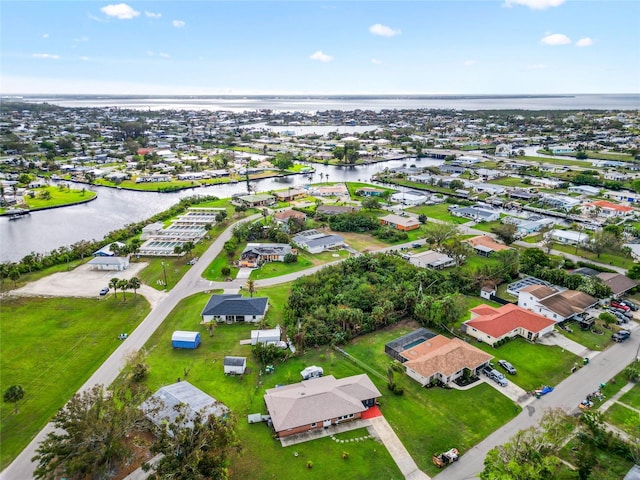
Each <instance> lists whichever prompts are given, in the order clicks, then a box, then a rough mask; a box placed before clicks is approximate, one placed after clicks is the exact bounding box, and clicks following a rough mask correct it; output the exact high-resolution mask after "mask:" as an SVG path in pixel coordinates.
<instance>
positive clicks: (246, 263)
mask: <svg viewBox="0 0 640 480" xmlns="http://www.w3.org/2000/svg"><path fill="white" fill-rule="evenodd" d="M291 253H294V251H293V250H292V248H291V245H289V244H287V243H247V246H246V247H245V249H244V250H243V251H242V253H241V254H240V262H239V264H240V267H248V268H258V267H259V266H260V265H262V264H263V263H266V262H284V257H285V256H286V255H289V254H291Z"/></svg>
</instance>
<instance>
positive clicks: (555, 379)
mask: <svg viewBox="0 0 640 480" xmlns="http://www.w3.org/2000/svg"><path fill="white" fill-rule="evenodd" d="M475 346H476V347H478V348H480V349H482V350H484V351H485V352H487V353H490V354H491V355H495V357H496V360H500V359H504V360H507V361H509V362H511V363H512V364H513V366H514V367H516V369H517V370H518V373H517V374H516V375H509V380H510V381H512V382H513V383H515V384H517V385H519V386H520V387H522V388H524V389H525V390H527V391H530V390H534V389H536V388H538V387H540V386H542V385H550V386H552V387H553V386H555V385H557V384H558V383H560V382H561V381H562V380H564V379H565V378H566V377H568V376H569V375H570V374H571V368H572V367H573V366H574V365H576V364H577V365H582V359H581V358H580V357H578V356H577V355H574V354H573V353H571V352H567V351H563V349H562V348H560V347H557V346H548V345H539V344H533V343H529V342H527V341H526V340H525V339H523V338H520V337H517V338H516V339H514V340H511V341H510V342H507V343H505V344H504V345H502V346H500V347H498V348H493V347H490V346H489V345H487V344H486V343H481V342H480V343H476V344H475Z"/></svg>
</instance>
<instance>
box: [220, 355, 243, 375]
mask: <svg viewBox="0 0 640 480" xmlns="http://www.w3.org/2000/svg"><path fill="white" fill-rule="evenodd" d="M223 365H224V374H225V375H244V371H245V370H246V368H247V357H224V363H223Z"/></svg>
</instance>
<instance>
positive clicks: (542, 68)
mask: <svg viewBox="0 0 640 480" xmlns="http://www.w3.org/2000/svg"><path fill="white" fill-rule="evenodd" d="M545 68H547V66H546V65H543V64H541V63H539V64H537V65H527V70H544V69H545Z"/></svg>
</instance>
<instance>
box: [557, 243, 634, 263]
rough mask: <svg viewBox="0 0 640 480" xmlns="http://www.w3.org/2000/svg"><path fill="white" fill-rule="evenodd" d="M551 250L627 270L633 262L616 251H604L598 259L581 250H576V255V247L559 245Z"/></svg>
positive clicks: (592, 254) (590, 253) (591, 253)
mask: <svg viewBox="0 0 640 480" xmlns="http://www.w3.org/2000/svg"><path fill="white" fill-rule="evenodd" d="M553 250H557V251H560V252H564V253H570V254H571V255H579V256H580V257H582V258H584V259H585V260H591V261H593V262H597V263H603V264H605V265H607V264H608V265H613V266H616V267H621V268H627V269H628V268H631V265H633V260H632V259H631V258H629V257H625V256H624V255H623V254H622V253H621V252H620V251H616V250H605V251H604V252H602V253H601V254H600V256H599V257H598V255H596V254H595V253H593V252H589V251H588V250H584V249H583V248H578V251H577V253H576V247H574V246H572V245H561V244H559V243H554V244H553Z"/></svg>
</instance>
